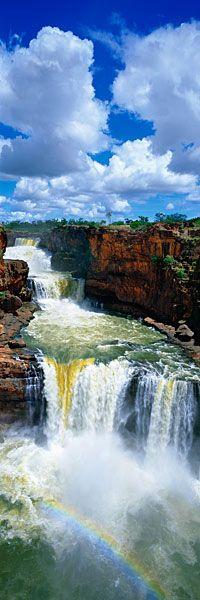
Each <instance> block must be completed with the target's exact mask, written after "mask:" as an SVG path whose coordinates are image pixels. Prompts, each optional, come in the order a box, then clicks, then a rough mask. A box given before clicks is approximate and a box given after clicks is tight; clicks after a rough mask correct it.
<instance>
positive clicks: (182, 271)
mask: <svg viewBox="0 0 200 600" xmlns="http://www.w3.org/2000/svg"><path fill="white" fill-rule="evenodd" d="M175 273H176V275H177V277H178V278H179V279H185V278H186V276H187V274H186V271H185V269H184V267H177V268H176V269H175Z"/></svg>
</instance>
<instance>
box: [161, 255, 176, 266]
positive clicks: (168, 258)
mask: <svg viewBox="0 0 200 600" xmlns="http://www.w3.org/2000/svg"><path fill="white" fill-rule="evenodd" d="M175 262H176V261H175V258H174V257H173V256H170V255H169V254H167V256H165V258H163V263H164V264H165V265H166V266H167V267H168V266H170V265H174V263H175Z"/></svg>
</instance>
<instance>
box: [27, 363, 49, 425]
mask: <svg viewBox="0 0 200 600" xmlns="http://www.w3.org/2000/svg"><path fill="white" fill-rule="evenodd" d="M43 388H44V377H43V369H42V365H41V361H40V360H39V358H37V359H36V362H35V364H31V366H30V369H29V373H28V376H27V380H26V400H27V403H28V409H29V421H30V425H40V424H41V425H42V423H43V420H44V413H45V402H44V394H43Z"/></svg>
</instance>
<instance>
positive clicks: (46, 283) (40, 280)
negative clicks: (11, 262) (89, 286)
mask: <svg viewBox="0 0 200 600" xmlns="http://www.w3.org/2000/svg"><path fill="white" fill-rule="evenodd" d="M28 281H29V287H30V289H31V291H32V293H33V297H34V299H35V300H38V301H40V300H44V299H47V298H52V299H54V300H60V299H62V298H71V299H74V300H75V301H76V302H78V303H79V304H80V303H81V302H82V301H83V299H84V289H85V280H84V279H73V278H72V277H70V276H68V277H67V276H65V277H64V276H63V277H62V276H60V275H59V274H58V273H54V272H52V271H50V272H49V273H46V274H45V273H44V274H42V276H35V277H29V280H28Z"/></svg>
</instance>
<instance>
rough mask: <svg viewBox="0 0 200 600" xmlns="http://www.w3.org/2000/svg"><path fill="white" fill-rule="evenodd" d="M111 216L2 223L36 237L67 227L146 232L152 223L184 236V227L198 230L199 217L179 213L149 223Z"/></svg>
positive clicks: (143, 217) (108, 212)
mask: <svg viewBox="0 0 200 600" xmlns="http://www.w3.org/2000/svg"><path fill="white" fill-rule="evenodd" d="M111 216H112V213H111V211H107V213H106V219H107V220H105V219H102V220H101V221H92V220H87V219H82V218H80V219H49V220H47V221H32V222H31V223H30V222H28V221H26V222H21V221H11V222H10V223H8V222H7V223H3V227H4V229H6V230H9V231H14V232H15V233H16V232H18V233H25V234H26V233H27V234H31V233H33V234H34V233H35V234H37V235H39V234H42V233H48V232H49V231H51V230H52V229H55V228H57V227H59V228H65V227H68V226H70V225H76V226H77V227H79V226H80V227H96V228H99V227H104V226H105V225H106V226H107V227H111V228H112V227H127V228H128V227H130V229H133V230H134V231H146V230H148V229H149V228H150V227H152V226H153V225H154V223H155V222H156V223H162V224H168V225H176V226H178V228H179V230H180V231H181V230H183V234H185V232H184V227H185V226H186V227H188V226H189V227H191V228H196V229H198V228H200V217H196V218H195V219H190V220H187V215H184V214H181V213H174V214H170V215H165V214H164V213H161V212H160V213H156V215H155V219H154V220H152V221H150V220H149V218H148V217H146V216H145V215H141V216H139V217H138V219H132V218H125V219H119V220H116V221H112V220H111ZM186 236H187V230H186Z"/></svg>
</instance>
